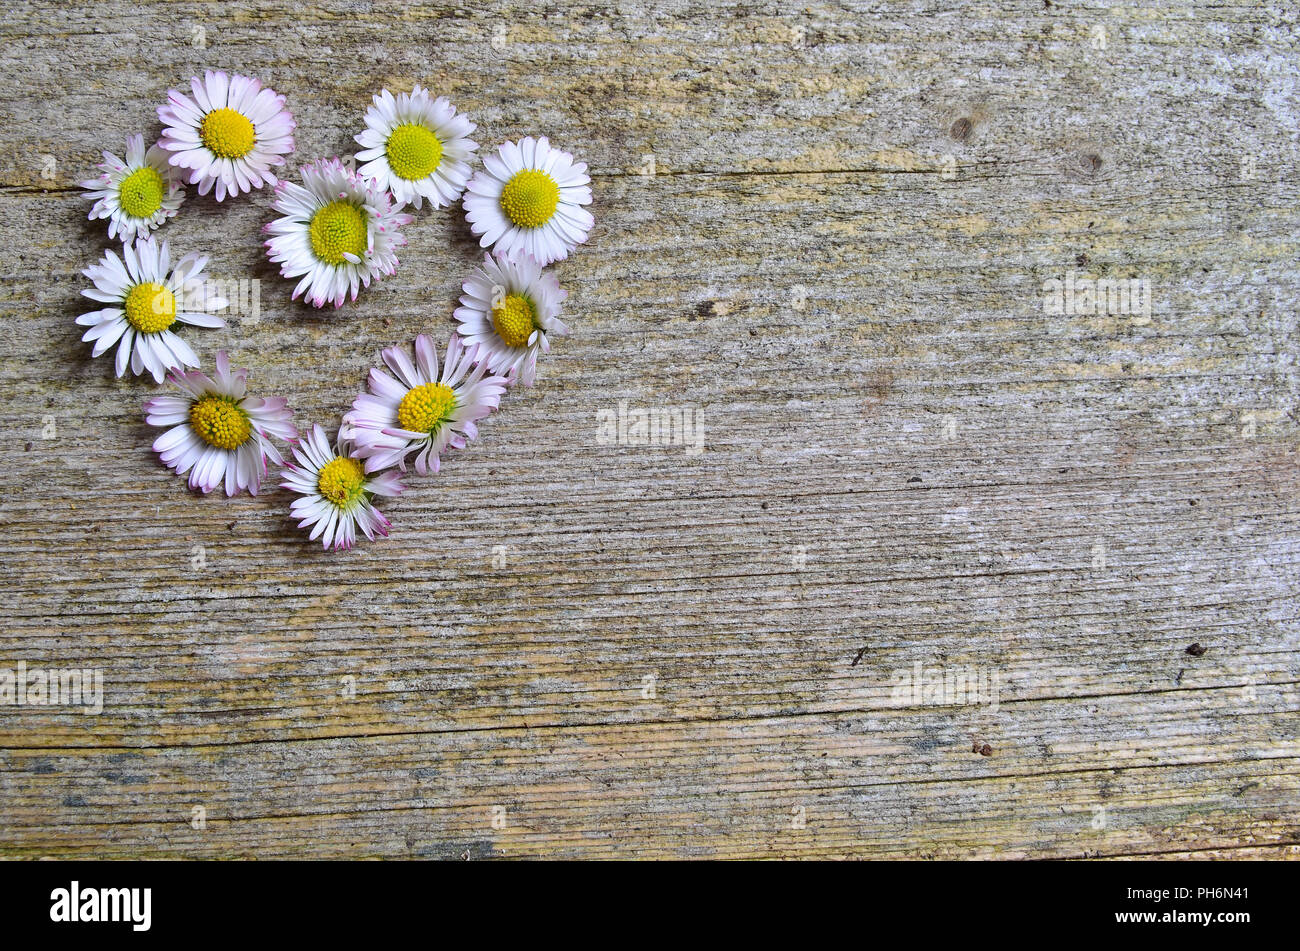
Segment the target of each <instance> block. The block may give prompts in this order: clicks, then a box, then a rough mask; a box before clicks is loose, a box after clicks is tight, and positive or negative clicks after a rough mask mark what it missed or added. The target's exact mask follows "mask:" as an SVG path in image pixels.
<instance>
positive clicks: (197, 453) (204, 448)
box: [144, 350, 298, 495]
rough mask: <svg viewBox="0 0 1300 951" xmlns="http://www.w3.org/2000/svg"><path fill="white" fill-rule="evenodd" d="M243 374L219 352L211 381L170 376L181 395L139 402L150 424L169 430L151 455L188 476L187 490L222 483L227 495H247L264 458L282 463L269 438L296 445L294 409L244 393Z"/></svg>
mask: <svg viewBox="0 0 1300 951" xmlns="http://www.w3.org/2000/svg"><path fill="white" fill-rule="evenodd" d="M247 378H248V371H247V370H234V371H232V370H231V369H230V358H229V357H227V356H226V352H225V351H224V350H221V351H218V352H217V372H216V376H215V378H213V377H209V376H208V375H207V374H205V373H201V372H199V371H198V370H190V371H188V372H175V373H172V374H171V377H170V379H171V381H172V382H173V383H175V384H176V385H177V386H179V387H180V388H181V389H182V390H183V391H184V392H183V394H182V395H180V396H155V397H154V398H153V399H151V400H149V402H147V403H145V404H144V411H145V421H146V422H148V423H149V425H150V426H165V427H171V428H169V429H168V430H167V432H165V433H163V434H162V435H161V436H159V437H158V438H157V439H155V440H154V443H153V448H154V452H156V453H158V455H159V457H161V459H162V461H163V463H164V464H165V465H166V466H167V467H168V468H169V469H174V470H176V474H177V475H184V474H185V473H187V472H188V473H189V474H190V488H191V489H200V490H201V491H203V492H211V491H212V490H213V489H215V488H216V487H217V486H219V485H221V483H222V482H225V484H226V495H235V494H237V493H238V492H240V491H242V490H243V489H247V490H248V492H249V494H250V495H257V490H258V488H259V487H260V486H261V484H262V479H263V478H264V477H265V476H266V460H267V458H268V457H269V458H270V460H271V461H272V462H274V463H275V464H276V465H283V464H284V457H283V456H281V455H280V451H279V450H278V449H276V448H275V446H274V445H273V444H272V443H271V440H270V439H269V438H268V437H270V436H275V437H276V438H278V439H284V440H287V441H295V440H297V438H298V430H297V429H296V428H295V427H294V425H293V423H292V422H291V421H290V417H292V416H293V410H291V409H289V407H288V405H287V403H286V401H285V399H284V397H282V396H275V397H271V398H270V399H258V398H257V397H253V396H246V395H245V385H244V384H245V380H246V379H247Z"/></svg>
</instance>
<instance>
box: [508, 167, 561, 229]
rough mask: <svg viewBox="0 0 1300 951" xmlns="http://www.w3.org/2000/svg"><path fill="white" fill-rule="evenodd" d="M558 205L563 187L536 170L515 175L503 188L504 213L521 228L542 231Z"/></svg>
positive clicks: (528, 169)
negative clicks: (542, 227)
mask: <svg viewBox="0 0 1300 951" xmlns="http://www.w3.org/2000/svg"><path fill="white" fill-rule="evenodd" d="M559 203H560V186H559V185H557V184H555V179H553V178H551V176H550V175H547V174H546V173H545V172H539V171H538V170H537V169H535V168H526V169H524V170H523V171H522V172H516V173H515V174H514V177H512V178H511V179H510V181H508V182H506V187H505V188H503V189H501V210H502V211H504V212H505V213H506V216H507V217H508V218H509V219H510V220H511V221H513V222H514V223H515V224H517V225H518V226H519V227H521V228H540V227H541V226H542V225H544V224H546V222H548V221H550V220H551V215H553V214H555V206H556V205H558V204H559Z"/></svg>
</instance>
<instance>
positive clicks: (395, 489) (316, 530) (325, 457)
mask: <svg viewBox="0 0 1300 951" xmlns="http://www.w3.org/2000/svg"><path fill="white" fill-rule="evenodd" d="M354 449H355V447H354V446H353V445H352V443H350V442H349V441H348V440H346V439H339V440H338V441H337V443H336V444H335V445H334V446H332V447H331V446H330V444H329V440H327V439H326V438H325V430H323V429H321V428H320V427H319V426H314V427H312V431H311V434H310V435H308V436H307V437H306V438H304V439H303V441H302V442H301V443H300V444H299V445H298V446H297V447H295V448H294V450H293V455H294V458H295V459H296V460H297V461H298V464H297V465H296V466H294V465H291V466H289V468H287V469H285V470H284V471H283V472H281V473H280V474H281V475H282V476H283V477H284V482H282V483H280V485H281V487H282V488H285V489H289V490H290V491H293V492H297V493H299V494H300V495H302V496H303V497H302V498H300V499H295V500H294V502H293V506H292V507H291V508H290V510H289V511H290V514H292V515H293V517H294V518H297V519H301V520H302V521H300V522H299V523H298V527H299V528H306V527H307V526H309V525H310V526H314V527H313V528H312V531H311V536H310V538H311V540H312V541H315V540H316V539H317V538H321V537H322V536H324V537H323V538H322V540H321V544H323V545H324V546H325V547H326V548H329V547H330V545H331V544H333V546H334V550H335V551H338V550H339V549H340V548H351V547H352V546H353V545H355V544H356V541H357V528H358V526H359V527H360V528H361V531H362V532H364V533H365V536H366V538H368V539H370V540H371V541H374V539H375V535H376V534H379V535H384V536H387V535H388V524H389V523H388V519H386V518H384V516H383V515H382V514H381V513H380V511H379V510H378V509H377V508H375V506H374V503H372V502H371V497H373V496H376V495H382V496H394V495H397V494H399V493H400V492H401V491H402V488H403V486H402V482H401V480H400V479H399V478H398V475H397V473H396V472H385V473H383V474H381V475H377V476H372V477H370V478H367V477H366V474H365V471H364V470H363V469H362V466H361V463H360V462H359V461H358V460H357V459H355V458H353V451H354Z"/></svg>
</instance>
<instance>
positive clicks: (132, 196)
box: [117, 165, 164, 218]
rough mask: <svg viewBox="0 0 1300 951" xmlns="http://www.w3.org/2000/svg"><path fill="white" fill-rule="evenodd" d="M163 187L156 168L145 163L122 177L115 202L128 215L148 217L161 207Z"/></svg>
mask: <svg viewBox="0 0 1300 951" xmlns="http://www.w3.org/2000/svg"><path fill="white" fill-rule="evenodd" d="M163 187H164V184H163V177H162V176H161V175H159V174H158V170H157V169H156V168H154V167H152V166H150V165H146V166H144V167H143V168H137V169H136V170H135V171H134V172H132V173H131V174H130V175H128V176H127V177H126V178H124V179H122V184H121V185H120V186H119V187H118V192H117V202H118V204H119V205H121V206H122V210H123V211H125V212H126V213H127V214H128V215H134V216H135V217H137V218H148V217H149V216H150V215H152V214H153V213H154V212H155V211H157V210H158V209H159V208H161V207H162V200H163Z"/></svg>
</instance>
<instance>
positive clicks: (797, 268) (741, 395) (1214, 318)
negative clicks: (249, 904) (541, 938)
mask: <svg viewBox="0 0 1300 951" xmlns="http://www.w3.org/2000/svg"><path fill="white" fill-rule="evenodd" d="M1296 21H1297V14H1296V8H1295V7H1294V5H1293V4H1282V3H1264V4H1259V3H1241V2H1228V3H1217V4H1214V5H1208V4H1201V3H1197V2H1181V0H1154V2H1151V3H1145V4H1128V5H1104V4H1099V5H1093V6H1089V5H1083V4H1074V3H1057V2H1055V0H1053V2H1050V3H1046V2H1012V0H1002V2H994V3H966V4H960V3H959V4H955V5H946V4H936V3H924V2H909V3H900V4H850V3H845V4H824V3H813V4H801V5H793V4H792V5H766V4H748V3H746V4H724V3H716V4H715V3H708V4H706V3H687V2H676V0H669V2H664V3H660V4H653V5H631V4H627V5H619V6H617V7H605V6H599V5H586V6H582V7H572V8H570V7H565V6H560V5H552V6H547V7H543V8H540V9H538V8H535V7H532V6H530V5H527V4H518V3H506V2H500V3H491V2H489V3H485V4H479V5H475V6H473V7H472V8H462V7H456V6H452V5H442V4H434V5H429V6H425V5H389V4H381V3H362V2H355V3H338V2H335V3H325V4H317V3H313V4H298V3H275V4H265V5H261V4H247V3H238V2H234V3H223V4H220V5H215V4H214V5H203V4H190V3H140V2H133V3H122V2H119V0H111V2H103V3H93V4H92V3H60V4H52V5H51V4H34V3H27V2H22V3H17V4H11V5H10V6H9V7H8V8H7V9H6V12H5V15H4V22H3V27H2V28H0V40H2V42H0V75H3V76H5V77H6V79H7V81H6V82H5V83H3V84H0V140H2V141H3V143H4V146H5V147H4V148H3V149H2V150H0V234H3V238H4V241H3V244H4V246H5V247H6V248H7V249H8V250H9V253H8V254H7V255H5V256H4V257H3V259H0V273H2V274H3V284H2V287H0V320H2V321H3V323H4V327H5V328H6V333H5V335H4V338H3V341H2V342H0V385H2V386H3V392H4V398H5V402H6V405H7V407H8V413H7V419H8V425H7V426H6V427H5V429H4V431H3V433H0V467H3V474H4V481H5V485H6V487H7V490H6V491H5V492H4V493H2V494H0V515H2V516H3V525H4V531H3V532H2V533H0V564H2V565H3V572H4V575H3V577H4V583H3V591H4V595H5V601H6V606H7V615H8V617H7V623H6V624H5V625H4V626H3V629H2V630H0V668H3V667H14V666H15V665H16V664H18V663H19V662H20V661H21V662H25V663H26V664H28V665H29V666H32V667H38V666H39V667H46V668H51V667H52V668H70V667H85V668H92V669H97V670H99V671H101V672H102V676H103V682H104V697H103V703H104V706H103V710H102V712H101V713H100V714H99V715H94V716H92V715H86V714H84V713H82V712H80V711H78V710H76V709H72V708H67V707H64V708H54V707H41V706H31V705H28V706H0V854H3V855H5V856H9V857H41V856H113V857H121V856H145V857H161V856H264V857H272V856H274V857H284V856H437V857H456V856H464V857H467V858H482V857H496V856H522V855H539V856H578V857H615V856H625V857H632V856H651V857H673V856H707V857H725V856H752V857H779V856H808V857H814V856H819V857H856V856H908V857H932V856H941V857H991V856H1002V857H1022V856H1023V857H1038V856H1063V857H1081V856H1122V857H1128V856H1148V855H1159V856H1168V857H1189V856H1190V857H1266V858H1280V857H1287V856H1291V857H1295V856H1296V855H1297V854H1300V771H1298V770H1297V765H1298V764H1300V742H1298V741H1297V728H1298V727H1300V714H1298V712H1297V711H1298V708H1300V693H1298V690H1297V684H1298V683H1300V609H1298V607H1297V591H1298V589H1300V544H1298V543H1297V536H1298V534H1300V531H1298V530H1300V505H1297V501H1296V499H1297V490H1298V489H1300V464H1298V459H1297V435H1298V433H1300V427H1298V426H1297V419H1296V409H1297V370H1296V362H1295V351H1296V345H1297V326H1296V311H1297V304H1298V303H1300V276H1298V272H1297V266H1296V260H1297V254H1298V253H1300V203H1298V201H1297V199H1298V198H1300V188H1298V187H1297V183H1296V177H1295V168H1296V161H1297V158H1300V82H1298V79H1297V77H1298V75H1300V41H1298V40H1297V22H1296ZM205 67H219V68H225V69H230V70H240V71H244V72H249V73H253V74H255V75H258V76H260V77H262V78H264V79H265V80H266V81H268V82H269V83H270V84H272V85H273V86H275V88H276V89H277V90H279V91H280V92H283V93H285V94H286V96H287V97H288V100H289V105H290V107H291V108H292V109H293V110H294V112H295V114H296V115H297V117H298V120H299V123H300V125H299V130H298V144H299V148H298V151H297V153H296V154H295V155H294V156H293V165H295V166H296V165H297V164H298V163H300V162H303V161H307V160H310V159H313V158H316V157H318V156H321V155H332V154H336V153H346V152H347V151H349V150H350V142H351V136H352V135H353V134H354V133H355V132H356V131H358V129H359V128H360V126H359V123H360V118H361V114H362V112H363V111H364V108H365V106H366V104H367V103H368V101H369V96H370V94H371V93H373V92H374V91H377V90H378V89H380V88H382V87H384V86H389V87H390V88H393V89H395V90H397V89H405V88H409V87H410V86H411V85H412V84H413V83H415V82H422V83H424V84H427V85H429V86H430V87H432V88H433V89H435V90H437V91H440V92H445V93H446V94H447V95H449V96H450V97H451V98H452V99H453V100H454V101H455V102H456V103H457V105H458V106H459V107H460V108H462V109H464V110H466V111H467V112H468V113H469V114H470V115H471V116H472V117H473V118H474V119H475V120H476V121H477V122H478V123H479V126H480V128H479V132H478V136H477V137H478V138H479V139H480V141H482V142H483V143H485V145H489V146H494V145H495V144H497V143H499V142H501V141H503V140H505V139H507V138H512V137H517V136H520V135H524V134H529V133H540V134H547V135H549V136H550V137H551V138H552V140H553V141H554V142H555V143H556V144H558V145H560V146H562V147H564V148H567V149H570V150H571V151H573V152H575V153H576V154H577V155H578V156H579V157H580V158H582V159H584V160H586V161H587V162H589V163H590V165H591V168H592V172H593V178H594V182H593V188H594V192H595V204H594V206H593V211H594V213H595V215H596V219H597V228H596V230H595V232H594V233H593V235H592V238H591V242H590V244H589V246H587V247H584V248H582V249H580V250H579V252H578V253H576V254H575V255H574V256H573V257H572V258H571V259H570V260H568V261H565V262H562V263H561V264H559V265H557V267H556V270H557V272H558V274H559V276H560V279H561V281H562V283H563V284H564V285H565V286H566V287H568V288H569V290H570V295H571V296H570V301H569V305H568V308H567V314H568V317H569V318H570V323H571V325H572V326H573V328H574V331H575V333H574V335H573V336H572V337H571V338H569V339H566V340H563V341H561V342H559V343H558V344H557V346H556V347H555V349H554V351H553V353H552V355H551V358H550V359H549V360H547V361H546V363H545V365H544V367H543V370H542V374H541V379H540V381H539V385H538V386H537V388H536V389H535V390H533V391H528V392H525V391H519V392H514V393H512V394H511V395H510V396H509V397H508V399H507V400H506V402H505V404H504V405H503V407H502V411H501V412H500V413H499V414H498V415H497V416H496V417H494V418H493V419H491V420H490V421H488V422H487V423H486V424H485V425H484V426H483V435H482V438H481V439H480V441H479V442H478V443H476V444H474V445H473V446H472V447H471V448H469V449H468V450H466V451H464V452H461V453H459V454H458V455H456V456H454V457H452V458H451V460H450V462H449V464H448V465H446V467H445V468H444V471H443V473H442V474H441V475H440V476H438V477H436V478H429V479H425V480H418V479H413V480H412V482H413V488H412V491H410V492H409V493H408V494H407V495H405V496H403V497H402V498H401V499H399V500H397V501H395V502H394V503H392V504H390V505H389V506H387V508H386V511H387V512H388V514H389V516H390V517H391V519H392V521H393V523H394V534H393V536H392V537H391V538H390V539H388V540H386V541H382V542H380V543H377V544H374V545H368V546H366V547H363V548H362V549H360V550H358V551H356V552H353V553H349V554H345V555H327V554H323V553H322V552H320V551H319V550H318V549H317V548H315V547H314V546H313V545H311V544H308V543H307V542H306V540H305V539H304V538H303V537H301V536H300V535H298V534H297V533H296V531H295V530H294V528H293V524H292V523H291V522H290V521H289V519H288V516H287V505H288V500H287V498H286V497H285V496H284V495H283V494H281V493H271V494H269V495H266V496H263V497H261V498H257V499H249V498H246V497H245V498H241V499H235V500H227V499H224V498H204V497H197V496H195V495H193V494H191V493H189V492H188V491H187V490H186V489H185V487H184V485H183V483H182V482H181V481H180V480H178V479H176V478H174V477H173V476H172V475H171V474H170V473H168V472H167V471H166V470H164V469H163V468H162V467H161V466H160V465H159V464H158V463H157V461H156V459H155V458H154V457H153V456H152V454H151V453H150V451H149V443H150V441H151V438H152V436H151V433H150V431H149V429H148V427H146V426H145V425H144V422H143V419H142V416H141V412H140V408H141V405H142V403H143V401H144V400H145V399H146V398H147V397H148V396H149V395H151V394H152V393H154V392H155V391H156V388H155V387H154V386H153V384H152V383H151V382H148V381H142V380H138V379H137V380H124V381H118V380H115V379H113V377H112V368H111V365H110V364H109V362H108V361H107V360H103V359H101V360H91V359H90V357H89V347H88V346H86V345H84V344H82V343H80V341H79V339H78V338H79V330H78V328H76V327H75V326H74V325H73V318H74V317H75V316H76V315H77V314H78V313H80V312H81V310H82V309H83V308H82V307H81V305H80V298H79V296H78V292H79V291H80V289H81V287H82V286H84V281H83V279H82V278H81V276H80V274H79V272H80V270H81V269H82V268H83V267H85V266H86V265H88V264H89V263H91V262H92V261H93V260H94V259H95V258H96V256H97V255H98V254H99V253H100V252H101V250H102V249H103V248H104V247H107V246H108V242H107V240H106V236H105V235H104V233H103V229H102V227H101V226H100V225H99V224H97V223H89V222H86V221H85V212H86V209H87V207H88V203H87V202H85V200H84V199H83V198H82V197H81V195H80V193H79V190H78V189H77V188H76V185H75V183H76V182H77V181H79V180H80V179H82V178H84V177H86V176H87V175H88V173H89V171H90V169H91V167H92V166H93V163H94V162H95V161H96V159H97V157H98V152H99V150H100V149H102V148H110V149H114V150H120V149H121V147H122V143H123V140H124V138H125V136H126V135H128V134H130V133H133V132H136V131H144V132H145V133H146V134H147V135H152V134H154V133H156V132H157V131H158V124H157V121H156V117H155V115H154V107H155V106H156V104H157V103H158V102H160V101H161V100H162V99H163V97H164V95H165V93H166V90H167V89H168V88H170V87H174V86H179V85H181V84H183V83H184V82H185V81H186V80H187V79H188V77H189V76H190V75H192V74H193V73H195V72H197V71H201V70H202V69H203V68H205ZM270 217H271V213H270V212H269V210H268V198H267V196H266V195H265V194H258V195H256V196H253V197H252V198H247V197H246V198H244V199H242V200H239V201H234V202H227V203H225V204H223V205H220V206H218V205H216V204H215V203H213V202H212V201H211V200H210V199H201V198H197V197H193V196H192V197H191V199H190V201H189V203H188V204H187V205H186V207H185V208H184V209H183V211H182V214H181V216H180V217H179V218H178V219H177V220H176V221H174V222H172V223H170V224H168V225H167V227H166V229H165V231H164V232H163V234H164V235H165V236H167V237H169V238H170V240H171V241H172V243H173V245H174V246H175V247H176V248H178V249H180V250H201V251H205V252H209V253H211V254H212V258H213V265H212V267H213V269H214V271H215V273H216V275H217V276H219V277H223V278H229V279H241V278H246V279H254V280H257V281H260V285H259V290H260V299H261V314H260V319H258V320H254V319H249V318H247V317H245V318H243V319H235V320H232V322H231V326H230V327H228V328H226V329H224V330H219V331H208V332H202V333H198V332H196V333H193V334H190V336H189V339H190V340H191V341H192V342H194V344H195V346H196V348H198V349H199V352H200V354H201V355H203V356H205V357H206V358H207V359H208V360H210V358H211V354H212V353H214V352H215V351H216V350H217V349H220V348H227V349H229V350H230V351H231V352H232V354H233V355H234V357H235V360H236V362H237V363H239V364H243V365H247V366H249V367H250V378H251V380H252V382H253V385H254V386H256V387H259V388H260V389H261V390H262V391H263V392H265V393H268V394H270V393H276V394H283V395H285V396H288V397H289V399H290V401H291V403H292V404H293V405H294V406H295V408H296V410H297V413H298V419H299V421H300V422H302V423H311V422H322V423H324V424H326V425H332V424H333V423H334V421H336V420H337V418H338V415H339V414H340V413H341V412H342V411H343V410H344V409H345V408H346V406H347V405H348V404H349V403H350V401H351V400H352V398H353V396H354V395H355V394H356V392H357V391H358V388H359V387H360V386H361V385H362V383H363V381H364V375H365V372H366V369H367V368H368V367H369V366H370V365H371V364H372V362H373V361H374V360H375V355H376V352H377V350H378V349H379V348H380V347H382V346H386V345H390V344H394V343H399V342H405V341H409V340H410V338H411V337H412V336H414V334H416V333H417V332H421V331H427V332H431V333H433V334H434V335H435V336H436V337H437V338H438V339H439V341H440V342H442V341H445V339H446V336H447V334H448V333H449V331H450V327H451V323H450V315H451V311H452V309H453V307H454V304H455V297H456V294H457V292H458V287H459V284H460V281H461V280H462V277H463V275H464V273H465V272H466V270H467V269H468V268H469V267H471V266H472V264H473V263H474V262H475V261H476V260H477V259H478V256H479V252H478V251H477V249H476V246H475V244H474V242H473V240H472V239H471V237H470V235H469V233H468V229H467V228H466V226H465V224H464V221H463V217H462V216H461V214H460V213H459V210H457V211H455V212H444V213H434V214H430V213H428V212H424V213H422V214H420V215H419V216H418V220H417V222H416V223H415V224H414V225H412V226H411V227H409V228H408V229H407V231H408V234H409V236H410V239H411V246H410V248H409V249H408V253H407V254H406V255H405V256H404V259H403V267H402V269H401V270H400V271H399V273H398V275H397V276H396V277H395V278H392V279H390V280H387V281H385V282H383V283H382V284H379V285H377V286H376V287H374V288H372V289H371V290H370V291H368V292H367V293H365V294H364V296H363V297H362V299H361V301H360V302H359V303H358V304H357V305H355V306H348V307H345V308H343V309H342V310H340V311H337V312H335V311H328V312H315V311H312V310H311V309H310V308H306V307H302V306H299V305H297V304H293V303H291V302H290V301H289V300H288V294H289V291H290V289H291V287H290V285H289V284H288V283H286V282H283V281H281V280H280V279H279V278H278V277H277V276H276V272H275V270H274V268H272V267H271V266H270V265H268V264H267V263H266V261H265V259H264V258H263V257H262V256H261V254H260V252H259V246H258V244H257V238H258V235H257V231H258V227H259V226H260V225H261V224H262V223H263V222H265V221H266V220H268V219H269V218H270ZM1070 275H1074V276H1075V277H1077V278H1084V277H1088V276H1090V277H1103V278H1114V279H1126V280H1127V279H1134V280H1138V281H1144V282H1146V284H1145V285H1143V286H1145V287H1147V288H1149V290H1150V298H1149V300H1150V307H1149V312H1143V310H1142V308H1140V307H1138V308H1130V310H1136V312H1129V313H1115V312H1110V311H1109V310H1108V309H1106V308H1103V311H1102V312H1100V313H1083V312H1079V309H1078V308H1075V309H1074V310H1073V311H1072V312H1069V313H1063V314H1054V313H1048V312H1047V309H1046V308H1045V292H1044V286H1045V285H1047V284H1048V282H1050V281H1052V280H1053V279H1058V280H1065V279H1066V278H1067V277H1069V276H1070ZM624 401H625V402H626V405H627V406H628V407H629V408H631V409H637V408H649V407H657V406H662V407H669V408H684V407H689V408H692V409H697V410H698V411H699V412H700V414H701V419H702V421H703V443H702V451H700V452H695V451H693V450H690V451H688V448H687V447H683V446H636V445H617V444H615V445H607V444H605V443H604V441H603V440H602V439H601V438H600V429H599V425H598V421H599V418H600V414H602V413H606V414H607V413H609V412H610V411H614V412H615V413H617V412H618V411H619V408H620V404H621V403H623V402H624ZM1193 643H1198V644H1200V645H1202V646H1203V647H1204V648H1205V650H1204V653H1200V654H1199V656H1194V655H1193V654H1189V653H1187V650H1186V649H1187V648H1188V647H1189V646H1190V645H1192V644H1193ZM918 665H919V666H918ZM918 669H919V670H920V671H921V674H922V681H923V682H928V681H933V680H934V678H935V677H938V678H940V679H942V678H943V677H944V676H945V675H946V676H947V677H948V678H949V682H948V683H947V685H946V686H945V688H943V689H942V690H938V691H937V690H935V689H934V686H933V683H930V688H929V689H928V690H922V691H920V692H919V693H913V691H912V690H911V689H910V687H909V686H908V683H907V680H906V678H909V677H912V676H913V675H914V673H915V672H916V671H917V670H918ZM967 674H969V675H971V676H973V678H974V680H975V684H976V686H977V688H978V692H977V693H974V694H972V693H971V692H965V693H963V692H960V691H958V690H957V689H956V688H957V684H956V683H955V682H953V678H956V677H964V676H966V675H967ZM980 751H982V753H981V752H980ZM200 819H202V821H200Z"/></svg>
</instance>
